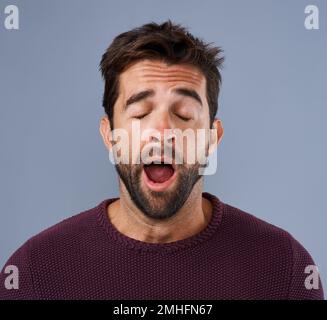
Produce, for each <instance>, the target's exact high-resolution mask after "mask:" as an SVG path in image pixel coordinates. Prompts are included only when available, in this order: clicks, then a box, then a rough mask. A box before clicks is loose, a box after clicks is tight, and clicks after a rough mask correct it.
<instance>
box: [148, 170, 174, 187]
mask: <svg viewBox="0 0 327 320" xmlns="http://www.w3.org/2000/svg"><path fill="white" fill-rule="evenodd" d="M142 175H143V181H144V182H145V184H146V185H147V187H148V188H149V189H151V190H153V191H157V192H160V191H165V190H167V189H168V188H169V187H170V186H171V185H172V184H173V182H174V181H175V180H176V176H177V173H176V170H175V171H174V174H173V175H172V176H171V177H170V178H169V179H168V180H167V181H165V182H161V183H160V182H159V183H158V182H154V181H152V180H151V179H149V177H148V175H147V174H146V173H145V171H144V169H143V170H142Z"/></svg>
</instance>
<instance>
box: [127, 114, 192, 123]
mask: <svg viewBox="0 0 327 320" xmlns="http://www.w3.org/2000/svg"><path fill="white" fill-rule="evenodd" d="M175 115H176V116H177V117H178V118H179V119H181V120H183V121H190V120H191V118H185V117H183V116H181V115H178V114H176V113H175ZM145 116H147V113H145V114H142V115H140V116H134V117H133V118H135V119H139V120H141V119H142V118H144V117H145Z"/></svg>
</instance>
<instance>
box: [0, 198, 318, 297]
mask: <svg viewBox="0 0 327 320" xmlns="http://www.w3.org/2000/svg"><path fill="white" fill-rule="evenodd" d="M203 196H204V197H206V198H207V199H209V200H210V201H211V203H212V204H213V215H212V217H211V221H210V222H209V224H208V225H207V226H206V228H205V229H203V230H202V231H201V232H200V233H198V234H196V235H194V236H191V237H189V238H187V239H183V240H179V241H175V242H171V243H161V244H154V243H146V242H142V241H139V240H136V239H132V238H129V237H127V236H125V235H124V234H122V233H120V232H119V231H118V230H117V229H116V228H115V227H114V226H113V225H112V224H111V222H110V220H109V219H108V215H107V210H106V209H107V207H108V204H109V203H110V202H112V201H114V200H116V198H114V199H107V200H104V201H103V202H101V203H100V204H99V205H98V206H96V207H95V208H93V209H90V210H87V211H85V212H82V213H80V214H77V215H75V216H73V217H71V218H68V219H66V220H64V221H62V222H60V223H58V224H56V225H54V226H53V227H51V228H49V229H47V230H45V231H43V232H41V233H40V234H38V235H36V236H34V237H32V238H31V239H30V240H28V241H27V242H26V243H25V244H24V245H23V246H22V247H20V248H19V249H18V250H17V251H16V252H15V253H14V254H13V255H12V256H11V258H10V259H9V260H8V262H7V263H6V265H5V266H7V265H15V266H17V267H18V269H19V289H11V290H8V289H6V288H5V286H4V282H5V277H6V276H8V274H5V273H4V269H3V270H2V272H1V275H0V299H323V289H322V285H321V281H320V280H319V289H314V288H313V289H311V290H309V289H306V287H305V278H306V277H307V276H308V274H306V273H305V272H304V270H305V267H306V266H307V265H313V264H314V262H313V260H312V258H311V256H310V255H309V253H308V252H307V251H306V250H305V249H304V248H303V247H302V246H301V245H300V244H299V242H297V241H296V240H295V239H294V238H293V237H292V236H291V235H290V234H289V233H287V232H286V231H284V230H282V229H280V228H278V227H275V226H273V225H271V224H269V223H267V222H264V221H262V220H260V219H258V218H256V217H254V216H253V215H250V214H249V213H246V212H243V211H241V210H239V209H237V208H234V207H232V206H230V205H228V204H226V203H223V202H222V201H221V200H219V199H218V198H217V197H215V196H213V195H211V194H209V193H203Z"/></svg>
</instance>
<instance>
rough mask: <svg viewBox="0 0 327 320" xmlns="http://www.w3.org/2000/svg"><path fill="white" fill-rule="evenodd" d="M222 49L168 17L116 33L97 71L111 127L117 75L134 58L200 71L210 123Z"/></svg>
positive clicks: (117, 92) (217, 93)
mask: <svg viewBox="0 0 327 320" xmlns="http://www.w3.org/2000/svg"><path fill="white" fill-rule="evenodd" d="M221 53H222V49H221V48H220V47H213V46H211V44H210V43H205V42H204V41H202V40H201V39H199V38H196V37H194V36H193V35H192V34H190V33H189V32H188V31H187V30H186V29H185V28H184V27H182V26H181V25H179V24H173V23H172V22H171V21H170V20H168V21H166V22H164V23H162V24H157V23H154V22H152V23H148V24H145V25H143V26H141V27H138V28H135V29H132V30H130V31H128V32H124V33H121V34H120V35H118V36H117V37H116V38H115V39H114V40H113V42H112V43H111V45H110V46H109V48H108V49H107V50H106V52H105V53H104V54H103V56H102V59H101V63H100V70H101V73H102V76H103V79H104V81H105V88H104V94H103V107H104V109H105V112H106V114H107V115H108V118H109V121H110V125H111V128H113V114H114V110H113V109H114V104H115V102H116V100H117V98H118V94H119V75H120V74H121V73H122V72H123V71H124V70H125V69H127V67H128V66H129V65H130V64H131V63H132V62H136V61H138V60H143V59H152V60H162V61H165V62H166V63H167V64H169V65H171V64H188V65H192V66H194V67H197V68H198V69H199V70H201V71H202V72H203V74H204V76H205V78H206V83H207V88H206V90H207V101H208V105H209V115H210V125H212V122H213V120H214V117H215V115H216V112H217V109H218V95H219V89H220V85H221V75H220V72H219V68H220V67H221V65H222V63H223V61H224V57H221V56H220V54H221Z"/></svg>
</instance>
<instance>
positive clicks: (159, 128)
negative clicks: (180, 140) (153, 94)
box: [148, 110, 175, 144]
mask: <svg viewBox="0 0 327 320" xmlns="http://www.w3.org/2000/svg"><path fill="white" fill-rule="evenodd" d="M173 128H174V125H173V123H172V121H171V117H170V114H169V111H167V110H161V111H158V112H156V114H154V115H153V118H152V121H151V122H150V123H149V127H148V129H150V132H149V135H148V141H149V142H156V143H158V142H160V140H161V143H163V142H164V141H163V140H164V137H165V138H166V142H169V143H173V144H174V142H175V138H174V135H173V134H172V133H170V132H169V131H172V130H173ZM165 130H166V132H165Z"/></svg>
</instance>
